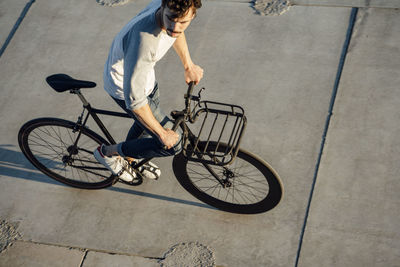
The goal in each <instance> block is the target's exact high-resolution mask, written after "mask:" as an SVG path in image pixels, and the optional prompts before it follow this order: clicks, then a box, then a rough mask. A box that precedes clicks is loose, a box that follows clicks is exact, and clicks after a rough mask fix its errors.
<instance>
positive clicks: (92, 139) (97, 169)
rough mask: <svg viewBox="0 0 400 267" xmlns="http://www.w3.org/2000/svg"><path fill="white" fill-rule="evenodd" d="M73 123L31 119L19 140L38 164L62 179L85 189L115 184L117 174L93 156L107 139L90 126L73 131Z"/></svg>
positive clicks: (21, 145)
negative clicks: (76, 141) (114, 174)
mask: <svg viewBox="0 0 400 267" xmlns="http://www.w3.org/2000/svg"><path fill="white" fill-rule="evenodd" d="M74 127H75V123H73V122H71V121H66V120H62V119H57V118H39V119H35V120H31V121H28V122H27V123H25V124H24V125H23V126H22V127H21V129H20V131H19V133H18V143H19V146H20V148H21V151H22V153H24V155H25V156H26V158H27V159H28V160H29V161H30V162H31V163H32V164H33V165H34V166H35V167H36V168H38V169H39V170H40V171H41V172H43V173H44V174H46V175H47V176H49V177H51V178H53V179H55V180H57V181H59V182H61V183H64V184H67V185H69V186H73V187H78V188H84V189H100V188H104V187H107V186H110V185H112V184H113V182H114V180H115V176H113V175H112V174H111V172H110V171H109V170H107V169H106V168H105V167H104V166H103V165H102V164H100V163H98V162H97V160H96V159H95V158H94V156H93V151H94V150H95V149H96V147H97V146H98V145H99V144H102V143H104V144H108V142H107V141H106V140H104V138H102V137H101V136H99V135H98V134H96V133H95V132H93V131H91V130H89V129H87V128H81V130H80V131H76V132H73V129H74ZM79 133H80V137H79V141H78V143H77V146H76V147H75V146H74V141H75V140H76V138H77V136H78V134H79ZM71 151H72V153H70V152H71Z"/></svg>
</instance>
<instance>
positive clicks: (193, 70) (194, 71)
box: [185, 64, 204, 84]
mask: <svg viewBox="0 0 400 267" xmlns="http://www.w3.org/2000/svg"><path fill="white" fill-rule="evenodd" d="M203 73H204V71H203V69H202V68H201V67H200V66H198V65H195V64H193V65H192V66H190V67H188V68H186V69H185V81H186V83H190V82H194V84H198V83H199V82H200V80H201V79H202V78H203Z"/></svg>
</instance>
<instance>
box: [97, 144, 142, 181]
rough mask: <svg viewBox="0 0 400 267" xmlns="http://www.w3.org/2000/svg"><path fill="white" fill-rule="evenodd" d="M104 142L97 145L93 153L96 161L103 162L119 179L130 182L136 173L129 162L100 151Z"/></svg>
mask: <svg viewBox="0 0 400 267" xmlns="http://www.w3.org/2000/svg"><path fill="white" fill-rule="evenodd" d="M103 146H104V144H102V145H101V146H99V147H98V148H97V149H96V150H95V151H94V152H93V155H94V157H95V158H96V159H97V161H98V162H100V163H101V164H103V165H104V166H105V167H106V168H107V169H109V170H110V171H111V172H112V174H114V175H116V176H118V177H119V178H120V179H122V180H124V181H126V182H131V181H133V179H135V178H136V173H135V171H134V170H133V169H132V167H131V166H130V165H129V163H128V162H127V161H126V160H125V159H123V158H122V157H120V156H111V157H107V156H105V155H104V154H103V153H102V148H103Z"/></svg>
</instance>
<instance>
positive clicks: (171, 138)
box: [160, 129, 179, 149]
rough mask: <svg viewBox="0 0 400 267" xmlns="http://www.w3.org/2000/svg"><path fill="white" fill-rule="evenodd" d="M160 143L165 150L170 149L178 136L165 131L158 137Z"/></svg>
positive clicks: (172, 132) (170, 131)
mask: <svg viewBox="0 0 400 267" xmlns="http://www.w3.org/2000/svg"><path fill="white" fill-rule="evenodd" d="M160 139H161V142H162V143H163V144H164V146H165V148H166V149H170V148H172V147H173V146H174V145H175V144H176V143H178V140H179V134H177V133H176V132H174V131H172V130H171V129H165V132H164V133H163V134H162V135H160Z"/></svg>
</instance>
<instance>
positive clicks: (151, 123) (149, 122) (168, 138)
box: [133, 104, 179, 149]
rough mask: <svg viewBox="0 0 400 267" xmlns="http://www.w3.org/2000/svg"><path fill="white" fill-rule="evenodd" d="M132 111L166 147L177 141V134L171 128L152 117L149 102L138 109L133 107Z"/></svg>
mask: <svg viewBox="0 0 400 267" xmlns="http://www.w3.org/2000/svg"><path fill="white" fill-rule="evenodd" d="M133 113H134V114H135V115H136V117H137V118H138V119H139V121H140V122H141V123H142V124H143V125H144V126H145V127H146V128H147V129H149V130H150V131H152V132H153V133H154V134H155V135H156V136H157V137H158V138H159V139H160V141H161V142H162V143H163V144H164V145H165V146H166V147H167V148H168V149H170V148H171V147H173V146H174V145H175V144H176V143H177V142H178V139H179V135H178V134H177V133H175V132H174V131H172V130H171V129H168V128H164V127H162V126H161V124H160V123H159V122H158V121H157V120H156V118H154V115H153V113H152V112H151V109H150V106H149V104H146V105H144V106H142V107H140V108H138V109H134V110H133Z"/></svg>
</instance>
